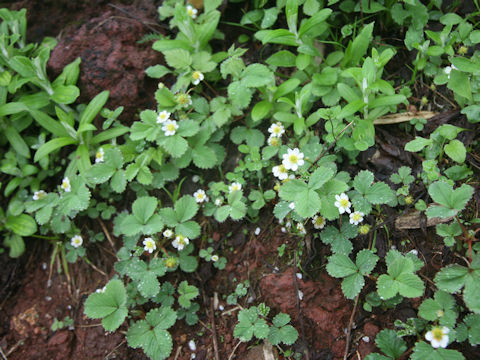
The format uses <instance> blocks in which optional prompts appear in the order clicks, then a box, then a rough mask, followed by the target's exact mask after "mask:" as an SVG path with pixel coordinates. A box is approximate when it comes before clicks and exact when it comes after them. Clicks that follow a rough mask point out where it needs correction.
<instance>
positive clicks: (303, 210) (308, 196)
mask: <svg viewBox="0 0 480 360" xmlns="http://www.w3.org/2000/svg"><path fill="white" fill-rule="evenodd" d="M321 206H322V202H321V201H320V197H319V196H318V193H317V192H316V191H315V190H312V189H306V190H303V191H302V192H300V193H298V194H297V195H296V196H295V212H296V213H297V214H298V215H300V216H301V217H303V218H309V217H312V216H313V215H315V214H316V213H317V212H319V211H320V207H321Z"/></svg>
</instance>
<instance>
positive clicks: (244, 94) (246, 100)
mask: <svg viewBox="0 0 480 360" xmlns="http://www.w3.org/2000/svg"><path fill="white" fill-rule="evenodd" d="M252 93H253V92H252V90H251V89H250V88H249V87H247V86H246V85H244V84H243V83H242V82H240V81H234V82H232V83H230V85H228V97H229V99H230V101H231V102H232V104H234V105H236V106H238V108H239V109H245V108H246V107H247V106H248V105H250V101H251V99H252Z"/></svg>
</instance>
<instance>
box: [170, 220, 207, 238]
mask: <svg viewBox="0 0 480 360" xmlns="http://www.w3.org/2000/svg"><path fill="white" fill-rule="evenodd" d="M200 231H201V229H200V225H198V223H196V222H195V221H186V222H184V223H181V224H178V225H177V226H175V233H176V234H182V235H183V236H186V237H188V238H189V239H195V238H197V237H199V236H200Z"/></svg>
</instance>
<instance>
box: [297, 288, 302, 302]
mask: <svg viewBox="0 0 480 360" xmlns="http://www.w3.org/2000/svg"><path fill="white" fill-rule="evenodd" d="M298 299H299V300H303V292H302V291H301V290H298Z"/></svg>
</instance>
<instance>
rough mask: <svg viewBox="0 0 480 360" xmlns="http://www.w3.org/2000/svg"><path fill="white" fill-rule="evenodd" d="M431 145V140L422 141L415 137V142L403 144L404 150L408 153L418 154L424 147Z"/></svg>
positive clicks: (422, 139)
mask: <svg viewBox="0 0 480 360" xmlns="http://www.w3.org/2000/svg"><path fill="white" fill-rule="evenodd" d="M431 143H432V140H431V139H424V138H422V137H420V136H416V137H415V140H412V141H409V142H408V143H406V144H405V150H406V151H410V152H418V151H421V150H423V148H424V147H426V146H428V145H430V144H431Z"/></svg>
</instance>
